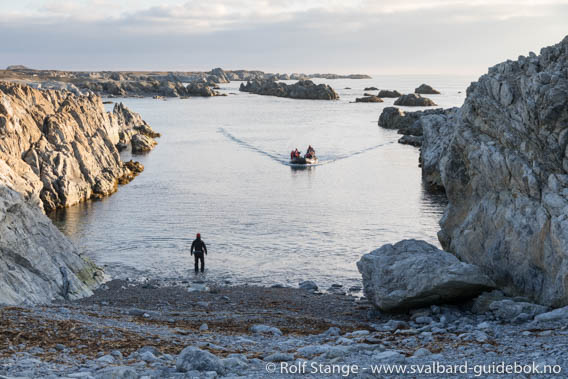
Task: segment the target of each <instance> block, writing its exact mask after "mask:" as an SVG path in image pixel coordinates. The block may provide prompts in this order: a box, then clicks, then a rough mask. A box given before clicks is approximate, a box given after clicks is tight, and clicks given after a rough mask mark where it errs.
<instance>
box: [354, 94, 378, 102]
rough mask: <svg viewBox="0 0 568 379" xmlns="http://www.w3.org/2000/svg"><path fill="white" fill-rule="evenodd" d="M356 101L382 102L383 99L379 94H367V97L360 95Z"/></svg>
mask: <svg viewBox="0 0 568 379" xmlns="http://www.w3.org/2000/svg"><path fill="white" fill-rule="evenodd" d="M355 102H356V103H382V102H383V99H381V98H380V97H377V96H372V95H371V96H365V97H358V98H356V99H355Z"/></svg>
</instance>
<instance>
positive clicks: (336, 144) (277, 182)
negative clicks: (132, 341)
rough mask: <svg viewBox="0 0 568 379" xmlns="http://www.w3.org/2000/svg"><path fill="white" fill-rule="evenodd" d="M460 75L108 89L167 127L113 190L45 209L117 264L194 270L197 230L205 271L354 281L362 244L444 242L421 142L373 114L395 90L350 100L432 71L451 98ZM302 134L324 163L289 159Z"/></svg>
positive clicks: (237, 276)
mask: <svg viewBox="0 0 568 379" xmlns="http://www.w3.org/2000/svg"><path fill="white" fill-rule="evenodd" d="M468 79H469V78H466V77H441V76H436V77H424V76H422V77H417V76H416V77H411V76H403V77H400V76H399V77H379V76H377V77H374V78H373V79H369V80H317V82H326V83H328V84H330V85H331V86H332V87H333V88H334V89H335V90H336V91H338V92H339V94H340V96H341V99H340V100H338V101H312V100H294V99H285V98H277V97H270V96H259V95H252V94H248V93H242V92H239V91H238V87H239V85H240V82H232V83H229V84H222V85H221V87H222V92H224V93H227V94H228V96H226V97H218V98H191V99H177V98H176V99H168V100H167V101H163V100H155V99H151V98H144V99H130V98H128V99H116V100H118V101H122V102H123V103H124V104H125V105H127V106H128V107H129V108H130V109H132V110H133V111H136V112H139V113H140V114H141V115H142V117H143V118H144V119H145V120H146V121H147V122H148V123H149V124H150V125H152V127H153V128H154V129H155V130H156V131H158V132H160V133H162V137H161V138H160V139H159V140H158V142H159V144H158V146H157V148H156V149H155V150H154V151H153V152H151V153H150V154H147V155H143V156H136V157H134V159H136V160H139V161H140V162H141V163H142V164H144V166H145V171H144V172H143V173H142V174H141V175H140V176H139V177H137V178H136V179H135V180H134V181H133V182H132V183H130V184H128V185H126V186H122V187H121V188H120V190H119V191H118V192H117V193H116V194H115V195H113V196H111V197H109V198H106V199H103V200H102V201H93V202H87V203H85V204H81V205H79V206H75V207H72V208H68V209H65V210H61V211H59V212H57V213H56V214H54V215H53V216H52V217H53V220H54V222H55V223H56V225H58V226H59V227H60V229H61V230H62V231H63V232H64V233H65V234H66V235H68V236H69V237H70V238H71V239H72V240H73V241H74V242H75V243H76V244H77V245H79V247H80V248H82V250H83V251H84V252H85V254H86V255H87V256H89V257H91V258H92V259H93V260H94V261H95V262H96V263H97V264H99V265H105V266H106V271H107V272H108V273H109V274H110V275H111V276H113V277H117V278H124V277H136V276H146V277H161V278H178V277H186V276H190V275H191V276H193V273H192V269H193V261H192V259H191V258H190V257H189V252H188V248H189V245H190V244H191V241H192V240H193V237H194V236H195V233H197V232H200V233H201V235H202V237H203V240H204V241H205V242H206V243H207V246H208V249H209V255H208V256H207V257H206V262H205V263H206V269H207V270H206V275H207V277H208V278H214V279H219V280H230V281H231V282H233V283H257V284H263V285H271V284H274V283H283V284H288V285H292V286H297V284H298V282H299V281H302V280H314V281H316V282H317V283H318V284H319V285H320V288H323V289H325V288H327V287H329V286H330V285H331V284H332V283H339V284H342V285H343V286H345V287H350V286H353V285H359V284H360V281H361V276H360V274H359V272H358V271H357V268H356V266H355V262H356V261H357V260H358V259H359V258H360V256H361V255H362V254H364V253H367V252H369V251H370V250H373V249H375V248H377V247H379V246H381V245H382V244H385V243H393V242H396V241H399V240H401V239H405V238H418V239H424V240H426V241H428V242H431V243H434V244H436V245H437V244H438V242H437V238H436V232H437V231H438V229H439V228H438V220H439V218H440V216H441V214H442V211H443V206H444V199H443V198H440V196H433V195H430V194H428V193H426V192H425V191H424V190H423V187H422V182H421V176H420V168H419V167H418V153H419V151H418V149H417V148H414V147H411V146H405V145H400V144H398V143H396V141H397V140H398V139H399V138H400V135H398V134H397V133H396V131H391V130H385V129H382V128H379V127H378V126H377V119H378V117H379V115H380V113H381V111H382V109H383V108H384V107H387V106H392V103H393V102H394V100H395V99H384V100H385V101H384V103H351V102H353V101H354V100H355V98H356V97H361V96H362V95H363V92H364V90H363V88H364V87H370V86H376V87H378V88H384V89H397V90H399V91H401V92H402V93H409V92H412V91H413V90H414V88H415V87H417V86H418V85H420V84H421V83H422V82H426V83H429V84H431V85H432V86H433V87H435V88H437V89H439V90H440V91H441V92H442V94H441V95H428V96H427V97H430V98H431V99H433V100H434V101H435V102H436V103H437V104H438V105H439V106H441V107H450V106H459V105H461V104H462V102H463V99H464V96H465V88H466V86H467V84H468V82H469V80H468ZM292 82H293V81H291V83H292ZM345 87H351V89H343V88H345ZM458 91H461V93H458ZM105 100H106V99H105ZM110 100H113V101H116V100H115V99H110ZM107 107H108V108H107V109H109V110H110V109H112V104H111V105H107ZM403 109H405V110H419V109H424V108H408V107H403ZM308 144H311V145H312V146H314V148H315V149H316V153H317V155H318V158H319V163H318V165H316V166H313V167H300V168H298V167H291V166H289V164H288V159H289V152H290V151H291V150H292V149H294V148H295V147H297V148H298V149H300V150H301V151H305V149H306V147H307V146H308ZM123 159H125V160H126V159H130V154H128V153H125V154H124V155H123Z"/></svg>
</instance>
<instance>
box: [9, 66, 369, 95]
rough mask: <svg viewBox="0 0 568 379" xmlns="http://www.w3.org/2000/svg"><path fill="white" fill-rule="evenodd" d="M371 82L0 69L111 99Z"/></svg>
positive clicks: (40, 84)
mask: <svg viewBox="0 0 568 379" xmlns="http://www.w3.org/2000/svg"><path fill="white" fill-rule="evenodd" d="M313 78H323V79H330V80H332V79H370V78H371V77H370V76H369V75H360V74H350V75H337V74H273V73H265V72H263V71H248V70H233V71H225V70H223V69H221V68H215V69H212V70H211V71H208V72H198V71H195V72H193V71H191V72H181V71H167V72H160V71H146V72H144V71H98V72H93V71H58V70H34V69H30V68H27V67H25V66H21V65H14V66H9V67H7V69H6V70H0V80H4V81H15V82H19V83H22V84H28V85H30V86H33V87H35V88H41V89H58V90H63V89H64V90H68V91H71V92H73V93H75V94H77V95H82V94H85V93H88V92H93V93H95V94H97V95H100V96H108V97H192V96H202V97H212V96H218V95H220V94H219V92H218V91H216V89H218V88H219V87H218V85H219V84H222V83H229V82H230V81H251V80H260V81H262V80H309V79H313Z"/></svg>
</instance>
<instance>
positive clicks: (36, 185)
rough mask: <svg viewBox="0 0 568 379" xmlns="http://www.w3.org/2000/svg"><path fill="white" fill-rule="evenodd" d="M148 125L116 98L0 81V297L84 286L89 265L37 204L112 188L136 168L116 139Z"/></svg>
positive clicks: (30, 297) (48, 295) (14, 299)
mask: <svg viewBox="0 0 568 379" xmlns="http://www.w3.org/2000/svg"><path fill="white" fill-rule="evenodd" d="M151 133H154V132H153V131H152V130H151V128H150V127H149V126H148V125H147V124H146V123H145V122H143V120H142V119H141V118H140V116H139V115H137V114H135V113H133V112H130V111H129V110H128V109H127V108H126V107H124V106H122V105H120V106H117V107H115V110H114V112H113V113H110V112H105V110H104V108H103V104H102V102H101V99H100V98H99V97H98V96H94V95H93V96H76V95H74V94H72V93H70V92H66V91H52V90H49V91H40V90H37V89H33V88H31V87H28V86H24V85H19V84H11V83H0V273H2V275H1V276H0V303H10V304H14V303H19V302H22V301H30V302H43V301H49V300H51V299H52V298H56V297H62V296H63V297H65V296H75V297H79V296H82V295H86V294H88V293H89V289H88V288H89V286H90V285H91V284H93V283H94V282H96V281H97V280H99V278H97V277H95V276H94V275H95V273H96V272H97V271H96V267H94V266H93V265H92V264H91V263H89V262H87V261H85V260H83V259H82V258H81V257H79V255H78V254H77V251H76V249H75V248H74V247H73V246H72V244H71V243H70V242H69V241H68V240H67V239H66V238H65V237H64V236H63V235H62V234H61V233H59V232H58V231H57V229H56V228H55V227H54V226H53V225H52V224H51V222H50V221H49V219H48V218H47V217H46V216H45V215H44V214H43V209H45V210H47V211H51V210H53V209H56V208H60V207H67V206H70V205H73V204H76V203H78V202H81V201H84V200H87V199H90V198H97V197H102V196H106V195H109V194H111V193H113V192H114V191H116V189H117V187H118V183H119V182H121V183H125V182H127V181H128V180H130V179H132V178H133V177H134V176H135V175H136V174H137V172H134V171H132V170H131V169H130V167H134V166H133V165H127V164H124V163H123V162H122V161H121V159H120V155H119V153H118V150H117V148H116V145H117V144H119V143H121V141H122V142H123V143H128V142H130V138H132V137H133V136H134V137H135V136H137V135H143V136H144V137H147V136H148V134H151ZM154 136H156V135H155V133H154ZM148 138H151V137H148Z"/></svg>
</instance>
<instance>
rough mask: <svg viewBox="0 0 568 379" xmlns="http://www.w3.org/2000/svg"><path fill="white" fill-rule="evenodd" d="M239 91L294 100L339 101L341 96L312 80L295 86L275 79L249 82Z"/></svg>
mask: <svg viewBox="0 0 568 379" xmlns="http://www.w3.org/2000/svg"><path fill="white" fill-rule="evenodd" d="M239 91H242V92H250V93H254V94H257V95H269V96H278V97H289V98H292V99H310V100H337V99H339V94H338V93H337V92H335V91H334V90H333V88H331V87H330V86H328V85H326V84H315V83H314V82H312V81H311V80H299V81H298V82H296V83H294V84H286V83H282V82H277V81H275V80H274V79H263V80H258V79H256V80H249V81H247V83H246V84H244V83H241V86H240V88H239Z"/></svg>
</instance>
